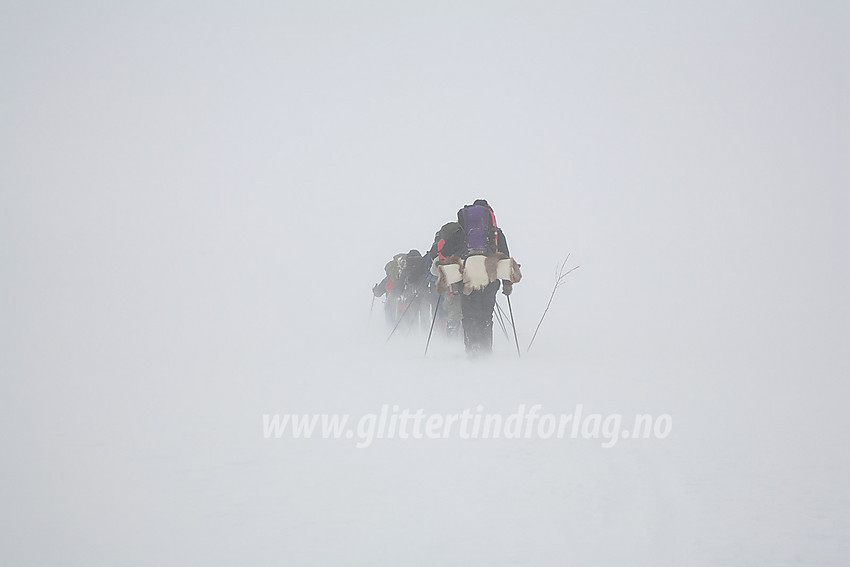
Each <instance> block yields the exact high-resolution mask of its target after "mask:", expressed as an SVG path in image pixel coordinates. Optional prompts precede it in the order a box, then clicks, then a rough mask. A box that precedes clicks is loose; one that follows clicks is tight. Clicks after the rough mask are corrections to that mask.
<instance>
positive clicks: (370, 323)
mask: <svg viewBox="0 0 850 567" xmlns="http://www.w3.org/2000/svg"><path fill="white" fill-rule="evenodd" d="M375 285H378V284H375ZM374 309H375V294H374V293H373V294H372V306H371V307H369V321H368V322H367V323H366V326H367V327H371V326H372V311H373V310H374Z"/></svg>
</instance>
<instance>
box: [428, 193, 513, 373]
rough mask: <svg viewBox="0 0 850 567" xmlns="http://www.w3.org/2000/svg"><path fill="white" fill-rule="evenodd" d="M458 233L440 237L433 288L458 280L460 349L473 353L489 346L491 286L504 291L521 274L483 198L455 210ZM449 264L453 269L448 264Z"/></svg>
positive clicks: (493, 298) (493, 293)
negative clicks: (436, 281)
mask: <svg viewBox="0 0 850 567" xmlns="http://www.w3.org/2000/svg"><path fill="white" fill-rule="evenodd" d="M457 224H458V226H459V228H460V230H459V234H460V235H461V236H462V237H463V238H462V239H461V238H460V237H454V238H448V239H445V243H444V245H443V246H442V248H441V252H442V255H443V256H444V257H445V258H446V259H445V260H438V261H437V262H436V264H437V266H438V267H439V268H440V273H441V276H442V279H441V280H439V281H438V288H437V289H438V291H444V290H447V289H452V290H455V291H457V290H458V288H459V287H460V286H461V284H462V289H463V294H462V295H461V301H460V306H461V312H462V318H463V319H462V320H463V342H464V345H465V347H466V353H467V354H468V355H469V356H471V357H475V356H478V355H482V354H488V353H490V352H492V350H493V309H494V307H495V304H496V292H497V291H498V290H499V287H500V285H501V287H502V293H503V294H505V295H506V296H507V295H510V294H511V292H512V291H513V284H514V283H515V282H518V281H519V280H520V279H521V278H522V274H521V273H520V271H519V268H520V266H519V264H517V263H516V262H515V261H514V260H513V259H512V258H511V257H510V252H509V250H508V243H507V239H506V238H505V235H504V233H503V232H502V230H501V229H500V228H499V227H498V224H497V223H496V215H495V213H494V212H493V209H492V208H491V207H490V205H489V204H488V203H487V201H486V200H485V199H477V200H476V201H475V202H473V203H472V204H471V205H466V206H465V207H463V208H461V209H460V210H459V211H458V213H457ZM452 268H454V270H452Z"/></svg>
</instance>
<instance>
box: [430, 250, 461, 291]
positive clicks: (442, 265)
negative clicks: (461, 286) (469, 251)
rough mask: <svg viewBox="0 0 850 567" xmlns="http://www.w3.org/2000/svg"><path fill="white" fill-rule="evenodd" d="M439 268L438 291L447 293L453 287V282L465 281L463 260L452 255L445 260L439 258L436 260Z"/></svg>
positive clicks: (435, 263)
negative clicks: (462, 271) (462, 273)
mask: <svg viewBox="0 0 850 567" xmlns="http://www.w3.org/2000/svg"><path fill="white" fill-rule="evenodd" d="M434 266H436V269H437V272H438V273H437V293H446V292H447V291H449V288H451V286H452V284H454V283H457V282H460V281H463V276H462V275H461V270H462V269H463V264H462V260H461V259H460V258H456V257H454V256H452V257H451V258H447V259H445V260H437V261H436V262H434Z"/></svg>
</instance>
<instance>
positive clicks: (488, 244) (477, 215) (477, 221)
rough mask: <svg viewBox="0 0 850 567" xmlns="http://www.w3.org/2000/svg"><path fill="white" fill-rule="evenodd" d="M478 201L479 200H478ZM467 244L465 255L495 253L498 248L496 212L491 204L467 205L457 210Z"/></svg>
mask: <svg viewBox="0 0 850 567" xmlns="http://www.w3.org/2000/svg"><path fill="white" fill-rule="evenodd" d="M476 203H478V201H476ZM457 221H458V222H459V223H460V226H461V228H462V229H463V234H464V243H465V244H466V254H465V256H474V255H476V254H484V255H485V256H488V255H490V254H495V253H496V251H497V249H498V234H497V231H496V214H495V213H494V212H493V209H491V208H490V206H489V205H483V204H472V205H467V206H465V207H464V208H462V209H461V210H459V211H458V212H457Z"/></svg>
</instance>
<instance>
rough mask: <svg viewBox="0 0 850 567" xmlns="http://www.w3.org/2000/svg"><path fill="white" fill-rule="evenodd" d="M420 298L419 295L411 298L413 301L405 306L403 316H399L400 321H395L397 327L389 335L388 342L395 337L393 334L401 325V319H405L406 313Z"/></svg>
mask: <svg viewBox="0 0 850 567" xmlns="http://www.w3.org/2000/svg"><path fill="white" fill-rule="evenodd" d="M418 300H419V296H418V295H417V296H416V297H414V298H413V299H412V300H411V302H410V303H408V304H407V307H405V308H404V311H403V312H402V314H401V317H399V318H398V321H396V322H395V327H393V330H392V331H391V332H390V336H389V337H387V343H388V342H390V339H391V338H393V335H394V334H395V330H396V329H398V326H399V324H400V323H401V320H402V319H404V316H405V315H407V312H408V311H409V310H410V307H411V306H412V305H413V304H414V303H416V302H417V301H418ZM384 344H386V343H384Z"/></svg>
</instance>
